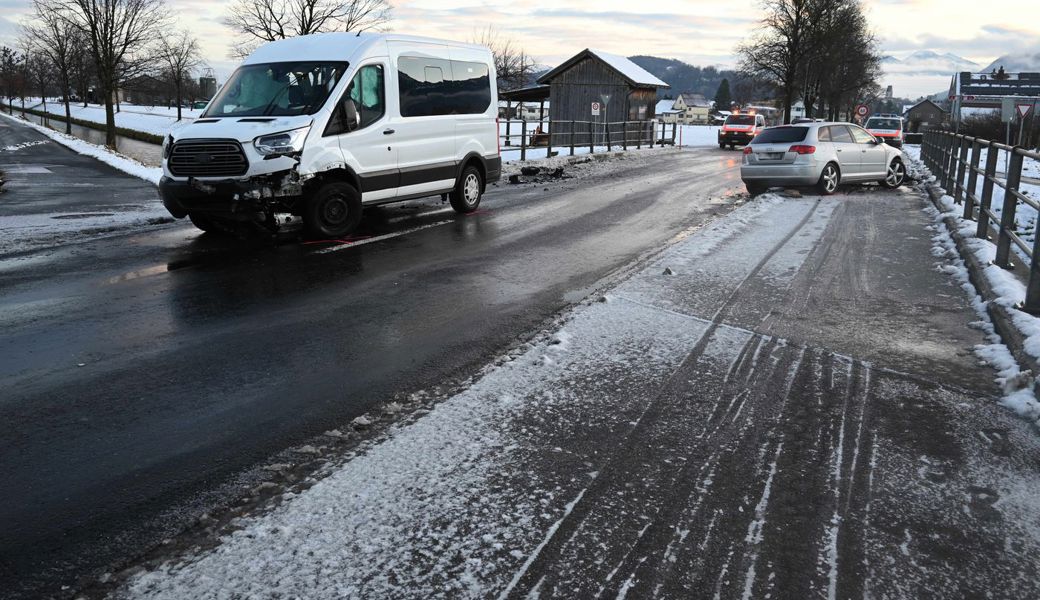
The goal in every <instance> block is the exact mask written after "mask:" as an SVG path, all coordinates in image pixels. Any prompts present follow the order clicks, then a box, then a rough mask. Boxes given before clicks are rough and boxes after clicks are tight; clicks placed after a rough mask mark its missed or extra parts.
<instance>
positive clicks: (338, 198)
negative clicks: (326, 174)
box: [303, 181, 361, 239]
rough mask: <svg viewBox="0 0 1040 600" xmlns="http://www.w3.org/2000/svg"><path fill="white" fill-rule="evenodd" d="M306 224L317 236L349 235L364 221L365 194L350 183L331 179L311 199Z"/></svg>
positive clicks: (320, 237) (304, 217)
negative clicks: (363, 201) (362, 206)
mask: <svg viewBox="0 0 1040 600" xmlns="http://www.w3.org/2000/svg"><path fill="white" fill-rule="evenodd" d="M303 223H304V225H305V226H306V228H307V234H308V235H309V236H310V237H313V238H319V239H330V238H340V237H343V236H345V235H348V234H350V233H351V232H353V231H354V230H355V229H357V227H358V225H360V224H361V194H360V193H359V192H358V191H357V189H356V188H355V187H354V186H352V185H350V184H349V183H344V182H342V181H330V182H328V183H326V184H324V185H322V186H321V187H320V188H318V190H317V191H316V192H315V193H314V194H313V195H312V196H311V197H310V198H309V199H308V200H307V206H306V208H305V210H304V213H303Z"/></svg>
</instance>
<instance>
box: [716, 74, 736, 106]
mask: <svg viewBox="0 0 1040 600" xmlns="http://www.w3.org/2000/svg"><path fill="white" fill-rule="evenodd" d="M732 104H733V98H732V97H731V96H730V93H729V79H723V80H722V83H720V84H719V89H718V91H717V92H715V110H716V111H720V110H729V109H730V106H731V105H732Z"/></svg>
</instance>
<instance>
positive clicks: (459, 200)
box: [448, 165, 484, 213]
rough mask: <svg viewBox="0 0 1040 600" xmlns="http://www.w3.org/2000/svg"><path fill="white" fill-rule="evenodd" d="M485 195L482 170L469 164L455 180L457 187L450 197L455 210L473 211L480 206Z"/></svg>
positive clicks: (462, 211)
mask: <svg viewBox="0 0 1040 600" xmlns="http://www.w3.org/2000/svg"><path fill="white" fill-rule="evenodd" d="M483 197H484V178H483V177H481V175H480V170H479V169H477V168H476V167H474V166H472V165H471V166H468V167H466V168H465V169H463V170H462V175H461V176H460V177H459V180H458V181H457V182H455V189H454V190H452V192H451V194H450V195H449V197H448V200H450V201H451V207H452V208H454V209H455V212H459V213H471V212H473V211H475V210H477V207H478V206H480V199H481V198H483Z"/></svg>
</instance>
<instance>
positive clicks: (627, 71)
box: [538, 49, 669, 144]
mask: <svg viewBox="0 0 1040 600" xmlns="http://www.w3.org/2000/svg"><path fill="white" fill-rule="evenodd" d="M538 83H539V84H542V85H547V86H549V89H550V92H549V97H550V98H551V100H552V101H551V109H550V111H549V115H550V118H551V119H552V121H553V127H554V128H555V131H554V132H553V133H554V134H556V135H562V136H567V134H569V133H571V132H572V131H573V133H574V136H575V137H576V138H577V143H582V144H584V143H596V144H603V143H604V142H605V141H606V138H607V137H608V136H609V138H610V140H612V141H619V140H621V139H622V137H624V138H626V139H628V140H631V141H633V142H634V141H636V140H637V139H639V140H640V141H644V142H648V141H649V140H650V137H651V135H652V128H651V124H650V121H651V120H652V119H654V117H655V112H654V111H655V110H656V108H657V90H659V89H662V88H667V87H669V86H668V84H667V83H665V82H663V81H661V80H660V79H658V78H657V77H654V76H653V75H651V74H650V73H648V72H647V71H646V70H645V69H643V68H642V67H640V66H639V65H637V64H635V63H634V62H632V61H630V60H628V59H627V58H625V57H624V56H620V55H617V54H611V53H608V52H603V51H601V50H592V49H585V50H582V51H581V52H579V53H578V54H576V55H574V56H573V57H571V58H570V59H568V60H566V61H564V62H563V64H561V65H560V66H558V67H556V68H555V69H552V70H551V71H549V72H548V73H546V74H544V75H542V76H541V77H539V78H538ZM572 122H573V127H572Z"/></svg>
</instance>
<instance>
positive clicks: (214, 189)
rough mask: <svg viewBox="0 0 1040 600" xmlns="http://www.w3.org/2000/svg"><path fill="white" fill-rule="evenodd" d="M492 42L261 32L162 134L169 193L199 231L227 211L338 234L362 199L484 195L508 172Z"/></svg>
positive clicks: (217, 224) (466, 208)
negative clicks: (200, 100)
mask: <svg viewBox="0 0 1040 600" xmlns="http://www.w3.org/2000/svg"><path fill="white" fill-rule="evenodd" d="M494 64H495V63H494V59H493V58H492V54H491V51H490V50H489V49H487V48H486V47H482V46H475V45H471V44H462V43H457V42H451V41H445V40H435V39H428V38H418V37H411V36H402V35H397V34H366V33H362V34H360V35H357V34H353V33H325V34H316V35H307V36H300V37H296V38H291V39H286V40H279V41H276V42H271V43H268V44H265V45H263V46H261V47H260V48H258V49H257V50H256V51H255V52H253V54H252V55H250V56H249V57H248V58H247V59H246V60H245V61H244V62H243V63H242V65H241V66H240V67H239V68H238V69H237V70H236V71H235V72H234V74H232V76H231V77H230V79H229V80H228V82H227V83H226V84H225V85H224V86H223V87H222V88H221V89H220V91H219V92H218V93H217V95H216V96H215V97H214V98H213V99H212V100H211V101H210V102H209V104H208V106H207V108H206V111H205V112H204V113H203V114H202V116H201V117H199V118H198V119H196V120H195V121H194V122H193V123H192V124H190V125H187V126H185V127H183V128H181V129H178V130H177V131H176V132H175V133H172V134H170V135H169V136H168V137H167V138H166V141H165V143H164V144H163V160H162V167H163V176H162V178H161V180H160V182H159V192H160V195H161V196H162V200H163V204H164V205H165V206H166V208H167V210H169V212H170V214H172V215H173V216H174V217H177V218H183V217H185V216H187V217H189V218H190V219H191V221H192V222H193V223H194V224H195V225H196V226H197V227H199V228H200V229H202V230H204V231H209V230H222V229H226V227H227V225H228V224H229V223H230V222H232V221H240V222H241V221H244V222H252V223H256V224H258V225H260V226H262V227H266V228H268V229H269V230H271V231H291V230H296V229H299V227H300V226H301V225H302V226H303V227H304V228H305V229H306V232H307V233H308V234H309V235H310V236H312V237H316V238H323V239H334V238H341V237H342V236H345V235H347V234H349V233H350V232H351V231H353V230H354V229H355V228H356V227H357V226H358V224H359V223H360V220H361V212H362V208H363V207H364V206H370V205H374V204H383V203H387V202H397V201H402V200H408V199H411V198H418V197H422V196H433V195H442V194H444V195H447V196H448V198H449V199H450V201H451V206H452V208H454V209H455V210H456V211H458V212H462V213H468V212H472V211H474V210H476V209H477V207H478V206H479V205H480V201H481V198H482V196H483V193H484V189H485V187H486V185H487V184H488V182H491V181H495V180H497V179H498V178H499V177H500V175H501V172H502V159H501V157H500V155H499V150H498V128H497V124H496V117H497V116H498V114H497V112H498V102H497V96H498V90H497V87H496V80H495V67H494Z"/></svg>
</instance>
